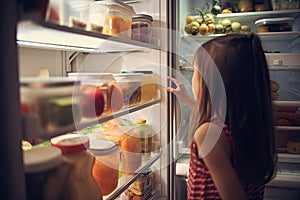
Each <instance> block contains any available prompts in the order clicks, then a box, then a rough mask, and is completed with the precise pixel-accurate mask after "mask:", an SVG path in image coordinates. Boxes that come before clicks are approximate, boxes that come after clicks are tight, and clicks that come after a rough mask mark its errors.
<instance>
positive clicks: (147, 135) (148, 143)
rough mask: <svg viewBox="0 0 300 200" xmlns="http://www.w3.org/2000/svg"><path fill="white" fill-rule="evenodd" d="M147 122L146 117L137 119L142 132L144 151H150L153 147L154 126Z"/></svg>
mask: <svg viewBox="0 0 300 200" xmlns="http://www.w3.org/2000/svg"><path fill="white" fill-rule="evenodd" d="M146 122H147V121H146V119H137V120H136V125H137V127H138V129H139V130H140V134H141V148H142V153H150V152H151V149H152V127H151V125H149V124H147V123H146Z"/></svg>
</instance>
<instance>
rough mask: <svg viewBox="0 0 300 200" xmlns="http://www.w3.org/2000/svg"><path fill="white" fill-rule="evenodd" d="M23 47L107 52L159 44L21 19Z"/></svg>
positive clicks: (154, 46) (18, 41)
mask: <svg viewBox="0 0 300 200" xmlns="http://www.w3.org/2000/svg"><path fill="white" fill-rule="evenodd" d="M17 43H18V44H19V45H21V46H29V47H44V48H51V49H60V50H76V51H82V52H94V53H108V52H128V51H145V50H148V49H160V48H159V46H157V45H153V44H148V43H142V42H139V41H134V40H130V39H126V38H121V37H116V36H110V35H105V34H101V33H97V32H92V31H85V30H82V29H76V28H70V27H67V26H61V25H58V24H55V23H50V22H45V21H39V22H32V21H22V22H19V24H18V26H17Z"/></svg>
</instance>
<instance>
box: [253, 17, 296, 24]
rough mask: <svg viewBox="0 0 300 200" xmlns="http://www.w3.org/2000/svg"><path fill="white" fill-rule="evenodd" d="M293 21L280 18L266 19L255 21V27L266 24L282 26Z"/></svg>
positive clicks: (289, 18)
mask: <svg viewBox="0 0 300 200" xmlns="http://www.w3.org/2000/svg"><path fill="white" fill-rule="evenodd" d="M294 21H295V19H294V18H292V17H281V18H266V19H259V20H256V21H255V25H258V26H259V25H268V24H283V23H293V22H294Z"/></svg>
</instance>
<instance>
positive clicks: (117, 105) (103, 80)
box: [68, 72, 123, 112]
mask: <svg viewBox="0 0 300 200" xmlns="http://www.w3.org/2000/svg"><path fill="white" fill-rule="evenodd" d="M68 77H70V78H71V79H73V80H80V81H81V84H84V85H94V86H97V87H98V88H99V89H100V90H101V92H102V94H103V97H104V101H105V105H104V111H106V112H112V111H114V112H115V111H118V110H120V109H121V108H122V106H123V101H121V100H120V99H121V98H123V94H122V91H121V90H120V89H119V88H118V86H117V85H116V80H115V78H114V76H113V75H112V74H111V73H93V72H73V73H68Z"/></svg>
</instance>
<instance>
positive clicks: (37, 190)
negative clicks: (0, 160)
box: [23, 146, 68, 200]
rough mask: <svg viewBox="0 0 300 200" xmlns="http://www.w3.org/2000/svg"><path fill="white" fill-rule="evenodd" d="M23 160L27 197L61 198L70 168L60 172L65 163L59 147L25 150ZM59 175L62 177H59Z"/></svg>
mask: <svg viewBox="0 0 300 200" xmlns="http://www.w3.org/2000/svg"><path fill="white" fill-rule="evenodd" d="M23 162H24V168H25V180H26V199H28V200H34V199H40V200H45V199H61V195H62V192H63V189H62V188H63V187H64V185H65V180H66V177H67V176H68V170H65V171H64V173H60V172H61V167H62V166H63V165H64V164H63V158H62V154H61V151H60V149H59V148H56V147H51V146H50V147H36V148H31V149H28V150H24V151H23ZM66 167H67V166H66ZM67 168H68V167H67ZM67 168H66V169H67ZM58 175H59V176H60V178H58V177H57V176H58ZM56 178H57V179H56ZM51 182H52V183H55V184H51Z"/></svg>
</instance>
